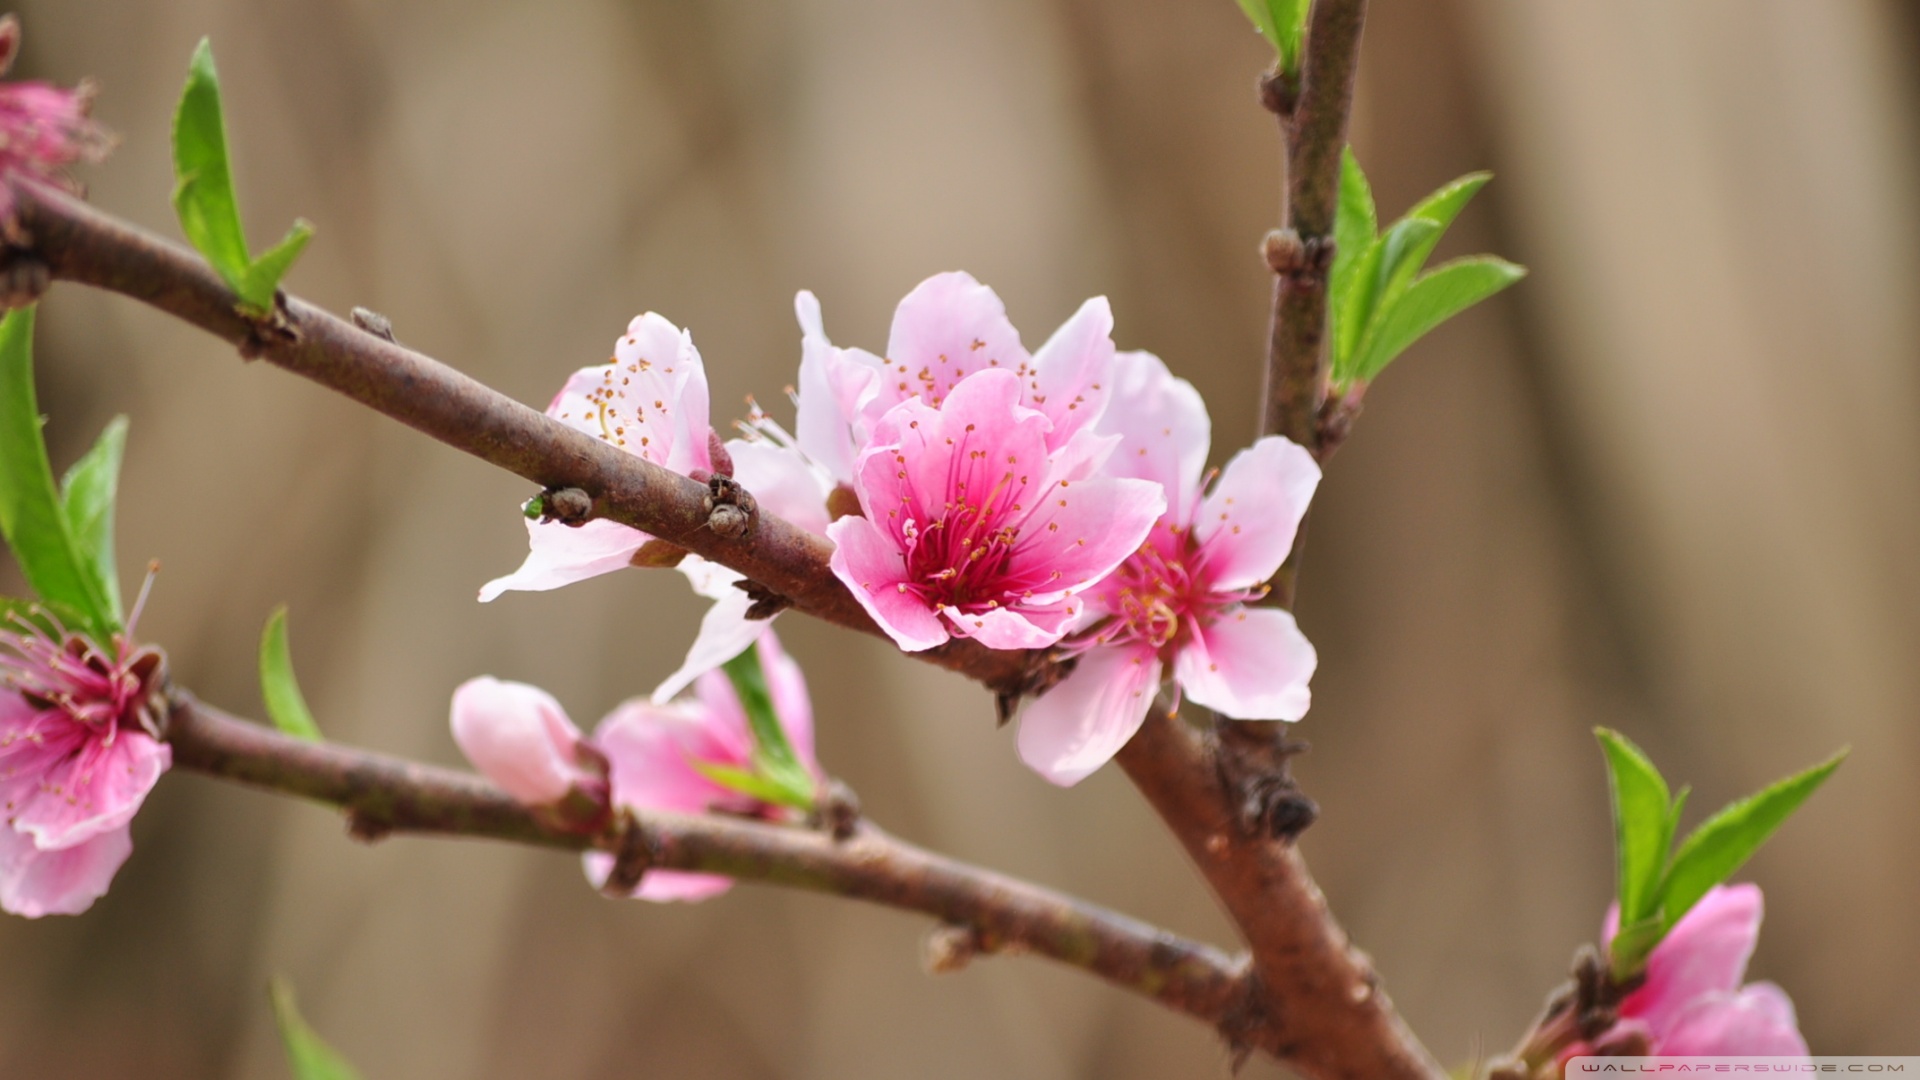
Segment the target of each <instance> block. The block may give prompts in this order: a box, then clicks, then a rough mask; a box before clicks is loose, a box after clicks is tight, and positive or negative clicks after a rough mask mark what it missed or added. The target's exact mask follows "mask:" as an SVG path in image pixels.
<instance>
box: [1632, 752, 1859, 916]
mask: <svg viewBox="0 0 1920 1080" xmlns="http://www.w3.org/2000/svg"><path fill="white" fill-rule="evenodd" d="M1846 756H1847V751H1846V750H1844V749H1843V750H1841V751H1840V752H1839V753H1837V754H1835V755H1833V756H1832V757H1830V758H1828V759H1827V760H1826V761H1823V762H1821V763H1820V764H1818V765H1815V766H1814V767H1813V768H1811V769H1808V770H1806V771H1805V772H1801V773H1796V774H1794V775H1793V776H1789V777H1787V778H1786V779H1785V780H1781V781H1780V782H1778V783H1776V784H1773V785H1772V786H1770V787H1767V788H1765V789H1763V790H1761V791H1759V792H1756V793H1755V794H1753V795H1749V796H1747V797H1746V798H1744V799H1741V800H1739V801H1738V802H1734V803H1731V804H1729V805H1728V806H1727V807H1726V808H1725V809H1723V810H1721V811H1720V812H1719V813H1717V814H1715V815H1713V816H1712V817H1710V818H1708V819H1707V820H1706V821H1704V822H1702V823H1701V825H1700V827H1699V828H1697V829H1695V830H1693V833H1692V835H1690V836H1688V837H1687V838H1686V840H1684V841H1682V842H1681V844H1680V849H1679V850H1678V851H1676V852H1674V854H1673V862H1672V865H1671V866H1670V867H1669V868H1668V869H1667V875H1666V878H1665V880H1664V881H1662V882H1661V884H1660V917H1661V921H1662V922H1663V924H1664V925H1665V926H1666V927H1667V928H1668V929H1672V927H1673V924H1674V923H1677V922H1679V921H1680V917H1681V916H1683V915H1685V914H1686V913H1687V912H1688V911H1691V910H1692V909H1693V905H1695V904H1697V903H1699V902H1700V898H1701V897H1702V896H1705V895H1706V894H1707V890H1708V889H1711V888H1713V887H1714V886H1715V885H1718V884H1720V883H1721V882H1723V881H1725V880H1727V878H1729V877H1731V876H1732V875H1733V872H1734V871H1735V870H1738V869H1740V866H1741V864H1743V863H1745V862H1746V861H1747V859H1748V857H1749V856H1751V855H1752V854H1753V853H1754V852H1755V851H1758V850H1759V849H1760V845H1761V844H1764V843H1766V842H1767V838H1768V837H1770V836H1772V835H1773V833H1774V830H1775V829H1778V828H1779V827H1780V825H1781V824H1782V823H1783V822H1785V821H1786V820H1787V818H1788V817H1789V816H1791V815H1792V814H1793V812H1794V811H1795V810H1798V809H1799V808H1800V804H1801V803H1803V802H1806V801H1807V796H1809V795H1812V794H1813V793H1814V792H1815V791H1816V790H1818V789H1819V787H1820V785H1821V784H1823V783H1825V782H1826V780H1827V777H1829V776H1832V775H1833V771H1834V770H1835V769H1837V768H1839V767H1840V763H1841V762H1842V761H1844V760H1846Z"/></svg>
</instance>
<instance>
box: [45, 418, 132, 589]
mask: <svg viewBox="0 0 1920 1080" xmlns="http://www.w3.org/2000/svg"><path fill="white" fill-rule="evenodd" d="M126 448H127V418H126V417H124V416H116V417H114V418H113V419H112V420H111V421H109V422H108V424H107V426H106V428H105V430H103V431H101V432H100V438H99V439H97V440H96V441H95V442H94V444H93V449H91V450H89V451H87V453H86V456H85V457H82V458H81V459H80V460H79V461H76V462H74V463H73V467H72V468H70V469H68V470H67V475H66V476H64V477H62V478H61V480H60V496H61V501H62V503H63V504H64V509H65V511H66V515H67V530H68V531H69V532H70V533H71V534H72V535H73V540H74V545H75V546H76V547H77V548H79V551H80V557H81V559H82V561H84V562H85V563H86V565H87V570H88V571H89V572H90V573H91V574H92V575H93V578H94V582H95V583H96V584H97V585H98V586H99V588H100V594H101V595H102V596H104V597H105V598H106V601H107V607H108V608H109V609H110V610H112V611H113V612H114V613H116V614H118V613H119V612H120V611H122V610H123V609H122V607H121V605H120V574H119V570H118V569H117V568H116V566H115V562H114V557H113V501H114V495H115V493H116V492H118V490H119V488H120V460H121V458H122V457H124V456H125V454H126Z"/></svg>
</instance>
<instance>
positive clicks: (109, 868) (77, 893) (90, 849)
mask: <svg viewBox="0 0 1920 1080" xmlns="http://www.w3.org/2000/svg"><path fill="white" fill-rule="evenodd" d="M132 854H133V836H132V832H131V828H130V826H127V825H122V826H120V827H119V828H116V829H112V830H109V831H107V832H104V833H99V834H97V835H95V836H94V837H92V838H91V839H89V840H85V841H82V842H81V843H78V844H75V845H74V846H72V847H68V848H62V849H60V850H58V851H43V850H41V849H40V848H39V847H37V846H35V845H34V842H33V840H32V839H31V838H30V837H28V836H27V835H26V834H24V833H19V832H15V831H14V830H12V829H4V828H0V910H4V911H7V912H9V913H11V914H14V915H21V916H25V917H26V918H29V919H38V918H40V917H42V916H45V915H78V914H80V913H81V912H83V911H85V910H87V909H88V908H90V907H92V906H93V902H94V901H95V900H98V899H100V898H101V897H102V896H105V895H106V893H107V888H108V886H110V885H112V884H113V875H114V874H115V873H117V872H118V871H119V869H120V865H121V864H122V863H124V862H126V861H127V856H129V855H132Z"/></svg>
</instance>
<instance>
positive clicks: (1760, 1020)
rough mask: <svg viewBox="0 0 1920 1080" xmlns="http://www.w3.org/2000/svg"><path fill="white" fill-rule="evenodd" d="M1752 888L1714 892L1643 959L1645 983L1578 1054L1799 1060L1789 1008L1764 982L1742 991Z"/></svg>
mask: <svg viewBox="0 0 1920 1080" xmlns="http://www.w3.org/2000/svg"><path fill="white" fill-rule="evenodd" d="M1762 910H1763V904H1762V902H1761V896H1760V887H1759V886H1758V885H1748V884H1742V885H1716V886H1714V887H1713V888H1712V889H1710V890H1708V892H1707V894H1706V895H1705V896H1703V897H1701V899H1700V902H1699V903H1698V904H1696V905H1694V908H1693V910H1691V911H1689V912H1687V914H1686V915H1685V916H1683V917H1682V918H1681V919H1680V921H1679V922H1677V923H1675V924H1674V926H1673V929H1672V930H1670V931H1668V932H1667V936H1666V937H1665V938H1664V939H1662V940H1661V942H1660V944H1659V945H1656V946H1655V947H1654V949H1653V952H1652V953H1650V954H1648V956H1647V969H1646V978H1645V981H1644V982H1642V983H1641V984H1640V985H1639V987H1638V988H1636V989H1635V990H1633V991H1632V992H1631V993H1629V994H1628V995H1627V996H1626V997H1625V998H1624V999H1623V1000H1622V1001H1621V1002H1620V1019H1619V1021H1618V1022H1617V1023H1615V1024H1614V1025H1613V1027H1612V1028H1611V1029H1609V1030H1608V1031H1607V1032H1606V1033H1604V1034H1602V1035H1601V1036H1600V1037H1598V1038H1596V1039H1595V1040H1594V1041H1593V1042H1592V1043H1591V1044H1588V1043H1578V1044H1575V1045H1574V1046H1573V1047H1571V1048H1569V1049H1568V1050H1566V1051H1565V1052H1563V1053H1562V1054H1561V1056H1560V1060H1561V1061H1563V1062H1564V1061H1565V1060H1567V1059H1568V1058H1573V1057H1578V1056H1580V1055H1582V1054H1627V1055H1647V1054H1658V1055H1665V1056H1668V1057H1684V1056H1688V1055H1697V1056H1707V1055H1716V1054H1745V1055H1758V1056H1778V1057H1805V1056H1807V1041H1806V1040H1805V1039H1804V1038H1802V1037H1801V1036H1800V1028H1799V1026H1798V1023H1797V1021H1796V1020H1795V1018H1794V1013H1793V1002H1792V1001H1790V1000H1788V998H1787V994H1786V991H1784V990H1782V989H1780V988H1779V987H1778V986H1775V985H1774V984H1773V983H1770V982H1758V983H1747V984H1746V985H1744V986H1743V985H1741V980H1742V979H1744V978H1745V977H1746V974H1747V961H1748V960H1749V959H1750V958H1751V957H1752V956H1753V947H1754V944H1755V943H1756V942H1758V941H1759V940H1760V918H1761V913H1762ZM1619 921H1620V911H1619V906H1618V905H1615V906H1614V908H1613V909H1612V910H1611V911H1609V912H1608V913H1607V919H1606V925H1605V927H1604V929H1603V930H1602V931H1601V944H1602V945H1603V946H1604V945H1606V944H1608V943H1611V942H1612V940H1613V935H1614V933H1615V931H1616V930H1618V928H1619Z"/></svg>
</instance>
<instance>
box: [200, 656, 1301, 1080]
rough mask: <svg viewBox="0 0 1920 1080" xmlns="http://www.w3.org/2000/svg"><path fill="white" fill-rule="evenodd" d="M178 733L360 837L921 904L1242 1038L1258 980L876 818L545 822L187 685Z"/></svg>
mask: <svg viewBox="0 0 1920 1080" xmlns="http://www.w3.org/2000/svg"><path fill="white" fill-rule="evenodd" d="M167 741H168V743H169V744H171V746H172V747H173V760H174V764H175V765H177V766H179V767H181V768H183V769H192V770H194V771H196V772H202V773H207V774H209V775H213V776H219V777H223V778H225V779H228V780H237V781H239V782H241V783H243V784H248V785H251V786H253V787H257V788H263V789H265V790H268V791H272V792H276V793H279V794H283V795H297V796H301V797H303V798H308V799H314V800H317V801H319V802H323V803H328V804H331V805H333V806H338V807H340V808H342V809H343V810H345V811H347V813H348V816H349V818H350V820H351V823H352V828H353V831H354V832H355V834H356V835H359V836H363V837H378V836H383V835H385V834H387V833H391V832H411V833H428V834H439V835H446V836H466V837H479V838H485V839H491V840H506V841H511V842H514V843H521V844H533V845H537V846H543V847H552V848H560V849H563V850H572V851H583V850H587V849H590V848H599V849H602V850H607V851H620V850H622V849H625V850H627V851H629V852H631V851H636V850H637V851H639V852H641V853H642V854H643V856H644V860H645V865H646V866H648V867H655V868H659V869H669V870H689V871H699V872H705V873H715V874H725V875H727V876H729V877H733V878H738V879H741V880H747V881H761V882H766V883H769V884H775V885H785V886H789V887H793V888H800V889H809V890H812V891H814V892H822V893H831V894H834V895H838V896H845V897H850V898H854V899H859V900H866V901H869V902H872V903H875V904H881V905H884V906H887V907H894V908H900V909H902V910H905V911H914V912H920V913H922V914H925V915H931V916H933V917H934V918H936V919H940V920H941V921H943V922H945V923H948V924H953V925H957V926H963V927H966V928H968V929H969V930H970V931H971V938H970V946H971V947H972V948H974V949H976V950H978V951H980V952H989V953H992V952H1002V953H1031V954H1034V955H1037V956H1045V957H1048V958H1049V959H1052V960H1056V961H1059V962H1060V963H1063V964H1066V965H1069V966H1071V967H1077V968H1081V969H1083V970H1085V971H1087V972H1089V973H1091V974H1094V975H1097V976H1099V977H1100V978H1102V979H1105V980H1106V981H1107V982H1109V983H1112V984H1113V985H1115V986H1118V987H1120V988H1122V989H1125V990H1130V991H1133V992H1134V993H1137V994H1140V995H1143V996H1145V997H1148V998H1151V999H1153V1000H1155V1001H1158V1002H1160V1003H1161V1004H1163V1005H1166V1006H1168V1007H1169V1008H1172V1009H1175V1010H1177V1011H1179V1012H1183V1013H1186V1014H1187V1015H1189V1016H1192V1017H1194V1018H1196V1019H1198V1020H1201V1021H1203V1022H1205V1023H1207V1024H1209V1025H1211V1026H1213V1027H1214V1028H1216V1029H1219V1030H1220V1031H1222V1032H1223V1033H1225V1034H1226V1035H1227V1036H1228V1037H1229V1038H1232V1039H1236V1040H1239V1041H1241V1042H1252V1043H1254V1044H1255V1045H1258V1046H1260V1047H1261V1048H1262V1049H1266V1050H1268V1051H1271V1052H1278V1050H1279V1045H1278V1044H1277V1043H1276V1042H1275V1041H1273V1040H1272V1039H1269V1038H1267V1037H1266V1036H1265V1035H1264V1033H1263V1032H1260V1031H1249V1030H1247V1026H1246V1023H1245V1018H1246V1017H1248V1016H1249V1015H1253V1014H1255V1013H1256V1010H1254V1009H1253V1008H1252V1007H1251V1006H1250V1004H1249V1003H1250V1000H1251V998H1252V995H1253V993H1254V990H1255V987H1254V983H1253V980H1252V979H1251V978H1250V977H1249V976H1248V974H1247V965H1246V960H1245V959H1244V958H1236V957H1230V956H1228V955H1226V954H1225V953H1223V952H1221V951H1220V950H1218V949H1214V948H1212V947H1210V946H1207V945H1202V944H1199V943H1196V942H1192V941H1188V940H1186V939H1184V938H1180V937H1177V936H1175V935H1173V934H1170V933H1168V932H1166V931H1164V930H1160V929H1158V928H1156V927H1153V926H1150V925H1148V924H1146V923H1143V922H1140V921H1139V920H1137V919H1132V918H1128V917H1127V916H1125V915H1121V914H1118V913H1116V912H1112V911H1108V910H1106V909H1104V908H1100V907H1096V906H1094V905H1092V904H1089V903H1086V902H1084V901H1081V900H1078V899H1075V898H1073V897H1070V896H1066V895H1064V894H1062V893H1057V892H1054V891H1052V890H1050V889H1044V888H1041V887H1039V886H1037V885H1031V884H1028V883H1027V882H1024V881H1019V880H1016V879H1013V878H1009V877H1005V876H1002V875H1000V874H996V873H992V872H990V871H987V870H982V869H979V868H977V867H973V866H969V865H967V864H965V863H962V862H958V861H956V860H954V859H949V858H947V857H945V856H942V855H936V854H934V853H932V852H929V851H925V850H923V849H921V848H917V847H914V846H913V845H911V844H907V843H905V842H903V841H901V840H898V839H895V838H894V837H892V836H889V835H887V834H886V833H885V832H882V831H881V830H880V829H878V828H876V827H874V826H872V825H870V824H866V823H864V822H862V823H860V824H859V825H858V826H857V827H856V828H855V830H854V832H853V835H852V836H851V837H850V838H848V839H845V840H835V839H834V838H833V837H832V836H831V835H829V834H828V833H825V832H818V831H814V830H810V829H803V828H798V827H791V826H781V825H772V824H766V823H763V822H756V821H748V820H745V819H739V818H729V817H720V816H705V817H688V816H683V815H677V814H652V813H649V814H647V815H645V816H643V817H638V818H635V817H631V816H625V817H614V816H612V815H610V814H601V815H599V817H600V818H601V819H602V820H606V821H610V822H611V823H610V824H608V825H606V826H604V827H602V828H600V829H598V830H597V831H594V830H588V831H578V832H575V831H568V830H566V829H565V828H563V827H561V826H559V825H557V824H550V823H548V822H546V821H543V820H542V819H541V818H540V817H538V816H537V815H536V814H534V813H533V812H532V811H530V810H528V809H527V808H526V807H524V806H522V805H520V804H519V803H517V802H515V801H514V800H513V799H512V798H510V797H509V796H508V795H506V793H504V792H502V791H500V790H499V789H497V788H495V787H493V786H492V785H490V784H488V783H487V782H486V781H485V780H482V779H481V778H479V777H477V776H472V775H469V774H466V773H460V772H455V771H453V770H450V769H442V768H436V767H434V766H431V765H419V764H415V763H413V762H409V761H402V760H399V759H397V758H391V757H386V756H384V755H381V754H375V753H370V752H368V751H364V750H355V749H351V748H348V747H343V746H339V745H335V744H330V743H316V742H306V741H303V740H300V739H295V738H291V737H289V736H286V735H282V734H280V733H279V732H277V731H274V730H272V729H270V728H266V727H262V726H260V725H258V724H252V723H248V722H246V721H243V720H238V719H235V718H234V717H232V716H229V715H227V714H226V713H224V712H221V711H220V710H218V709H215V708H213V707H211V706H209V705H206V704H204V703H202V702H200V701H197V700H195V699H194V698H193V697H192V696H191V695H190V694H186V693H184V692H179V691H176V692H175V694H174V695H173V708H172V710H171V712H170V714H169V719H168V729H167Z"/></svg>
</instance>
